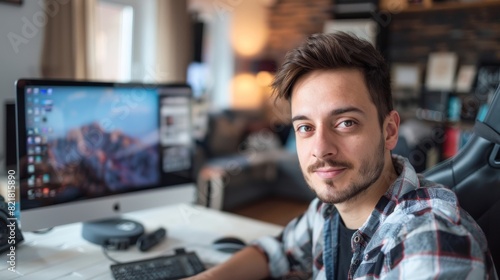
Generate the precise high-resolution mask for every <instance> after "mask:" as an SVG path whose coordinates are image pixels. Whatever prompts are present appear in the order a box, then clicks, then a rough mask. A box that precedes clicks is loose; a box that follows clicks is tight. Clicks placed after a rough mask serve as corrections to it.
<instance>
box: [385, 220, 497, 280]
mask: <svg viewBox="0 0 500 280" xmlns="http://www.w3.org/2000/svg"><path fill="white" fill-rule="evenodd" d="M412 222H413V223H412V224H411V225H408V224H407V225H406V226H405V227H404V228H403V230H402V235H400V238H399V242H396V244H394V246H393V247H392V248H391V249H390V251H388V252H386V254H385V255H386V261H385V269H384V270H385V272H386V274H385V276H384V277H381V278H384V279H415V278H419V279H471V280H473V279H497V277H496V276H495V273H494V271H493V272H491V271H488V268H487V262H488V261H491V260H490V259H489V256H488V254H487V249H485V248H483V247H482V246H481V244H482V243H483V242H480V240H478V238H479V239H481V238H482V237H483V236H482V233H481V232H471V231H470V228H471V227H464V224H463V223H468V222H469V221H468V220H467V219H462V220H461V222H462V224H455V223H453V222H450V221H449V220H446V219H445V218H444V217H441V216H440V215H436V214H432V213H427V214H425V215H422V216H420V217H418V218H416V219H413V220H412ZM466 228H468V229H466Z"/></svg>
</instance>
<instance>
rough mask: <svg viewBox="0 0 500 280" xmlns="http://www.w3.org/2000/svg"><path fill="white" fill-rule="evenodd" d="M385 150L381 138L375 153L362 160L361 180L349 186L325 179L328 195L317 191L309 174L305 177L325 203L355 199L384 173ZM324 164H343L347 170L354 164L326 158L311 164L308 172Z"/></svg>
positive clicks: (310, 172) (310, 186) (336, 165)
mask: <svg viewBox="0 0 500 280" xmlns="http://www.w3.org/2000/svg"><path fill="white" fill-rule="evenodd" d="M384 150H385V147H384V141H383V139H380V141H379V145H378V147H377V150H376V151H375V154H374V155H373V156H371V157H366V158H365V159H364V160H363V161H362V162H361V167H360V169H359V177H358V178H360V180H358V181H356V180H355V181H353V182H352V183H351V184H350V185H349V186H347V187H344V188H342V187H341V186H338V185H337V186H336V185H335V183H334V182H333V180H330V179H328V180H323V184H325V185H326V188H327V189H330V190H329V191H328V192H327V194H326V195H323V194H321V193H319V192H318V191H316V190H315V189H314V188H313V187H312V182H311V180H310V179H309V178H308V176H305V174H304V178H306V181H307V183H308V185H309V188H310V189H311V190H312V191H313V192H315V193H316V196H317V197H318V198H319V199H320V200H321V201H323V202H325V203H329V204H338V203H343V202H346V201H350V200H354V199H355V198H356V197H358V196H359V195H360V194H361V193H363V192H364V191H366V190H367V189H368V188H369V187H370V186H371V185H373V183H375V182H376V181H377V180H378V179H379V178H380V175H381V174H382V171H383V170H384V165H385V158H384ZM323 166H335V167H339V166H341V167H345V168H346V169H347V170H349V169H352V168H353V165H352V164H351V163H349V162H341V161H336V160H333V159H326V160H324V161H318V162H316V163H314V164H313V165H311V166H309V167H308V168H307V173H308V174H312V173H313V172H314V170H315V169H316V168H319V167H323ZM335 188H336V189H337V190H336V191H332V189H335Z"/></svg>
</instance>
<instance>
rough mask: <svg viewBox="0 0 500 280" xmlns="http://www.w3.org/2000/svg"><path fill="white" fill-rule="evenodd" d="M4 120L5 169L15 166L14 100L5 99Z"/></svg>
mask: <svg viewBox="0 0 500 280" xmlns="http://www.w3.org/2000/svg"><path fill="white" fill-rule="evenodd" d="M4 105H5V106H4V108H5V119H4V120H5V122H4V125H5V126H4V128H5V130H4V131H3V133H4V136H3V137H4V141H5V142H4V145H5V146H4V147H5V171H7V170H9V169H15V168H16V166H17V154H16V153H17V136H16V105H15V102H14V101H6V102H5V103H4Z"/></svg>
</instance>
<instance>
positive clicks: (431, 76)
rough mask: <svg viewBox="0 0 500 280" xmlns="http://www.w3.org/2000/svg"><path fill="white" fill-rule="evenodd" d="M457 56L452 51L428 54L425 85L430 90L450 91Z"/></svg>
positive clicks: (455, 69)
mask: <svg viewBox="0 0 500 280" xmlns="http://www.w3.org/2000/svg"><path fill="white" fill-rule="evenodd" d="M457 64H458V56H457V54H456V53H452V52H436V53H431V54H429V60H428V62H427V75H426V77H425V87H426V88H427V90H430V91H440V90H444V91H451V90H453V88H454V82H455V73H456V71H457Z"/></svg>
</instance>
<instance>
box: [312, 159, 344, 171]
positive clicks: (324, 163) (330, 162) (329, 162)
mask: <svg viewBox="0 0 500 280" xmlns="http://www.w3.org/2000/svg"><path fill="white" fill-rule="evenodd" d="M323 167H341V168H352V167H353V166H352V164H351V163H349V162H347V161H339V160H334V159H325V160H317V161H316V162H315V163H313V164H311V165H309V166H308V167H307V172H309V173H312V172H315V171H316V170H317V169H319V168H323Z"/></svg>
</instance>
